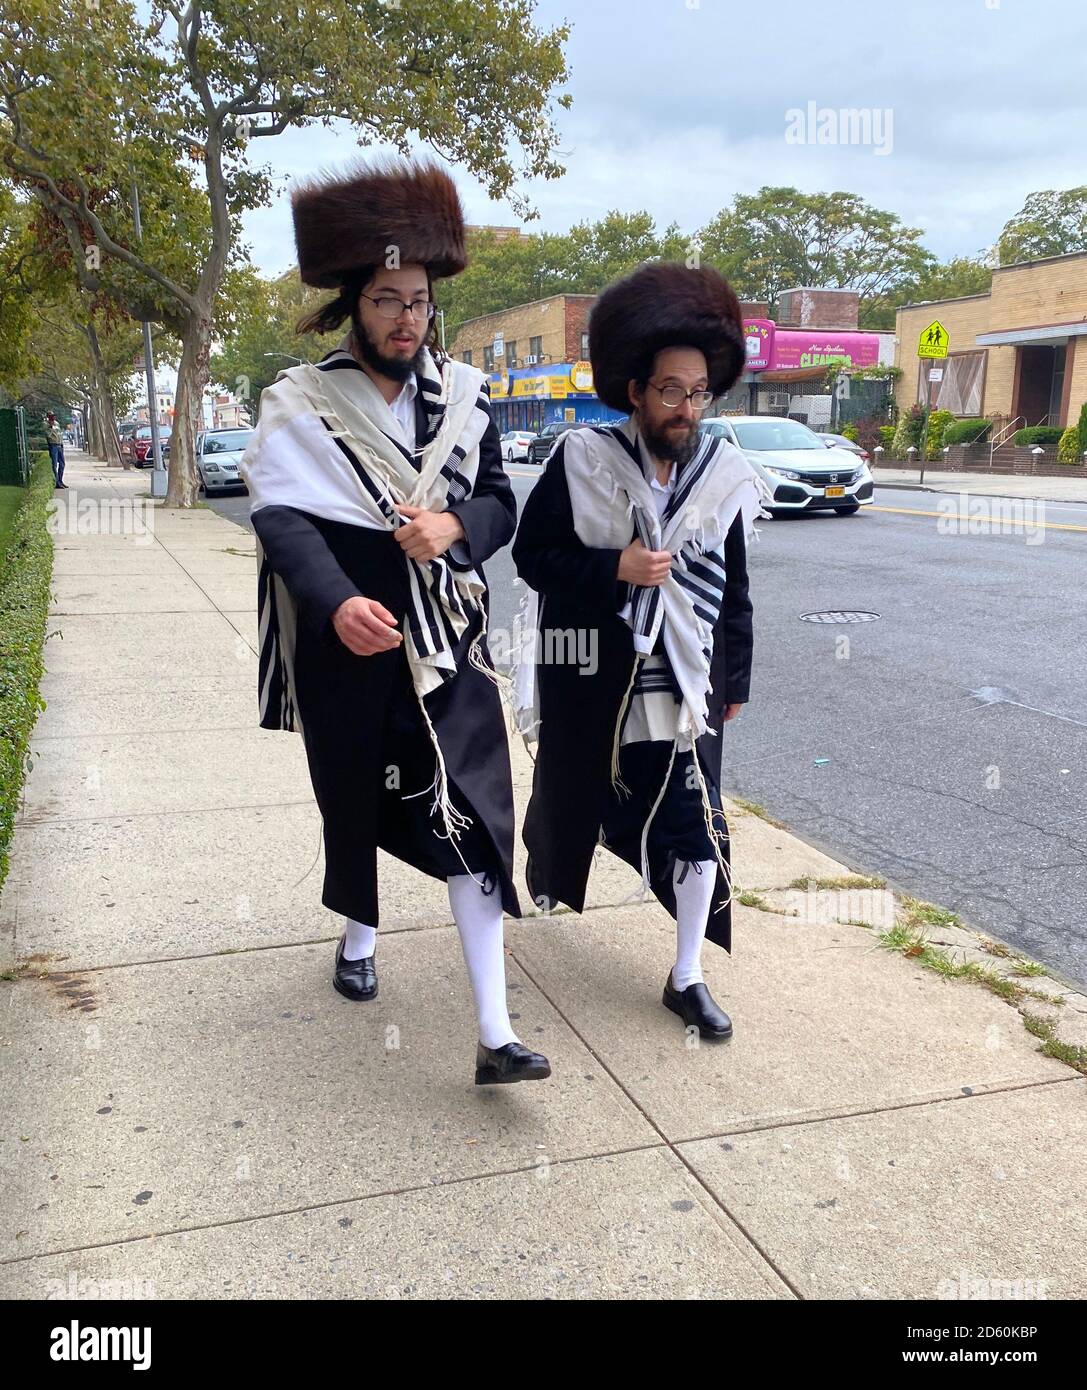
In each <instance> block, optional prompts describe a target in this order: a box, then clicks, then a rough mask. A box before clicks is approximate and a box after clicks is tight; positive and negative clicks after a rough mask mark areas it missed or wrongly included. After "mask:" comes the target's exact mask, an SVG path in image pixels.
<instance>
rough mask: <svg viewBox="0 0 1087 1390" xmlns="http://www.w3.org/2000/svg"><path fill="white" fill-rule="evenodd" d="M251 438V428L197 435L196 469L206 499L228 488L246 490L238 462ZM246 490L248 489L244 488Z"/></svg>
mask: <svg viewBox="0 0 1087 1390" xmlns="http://www.w3.org/2000/svg"><path fill="white" fill-rule="evenodd" d="M252 438H253V431H252V430H251V429H243V428H240V427H239V428H236V429H226V430H202V431H201V432H200V433H199V434H198V435H197V436H196V467H197V471H198V472H199V474H200V485H201V487H202V488H203V490H204V493H205V494H206V495H207V496H210V495H211V494H212V493H213V492H225V491H226V490H227V488H232V487H240V488H245V480H244V478H242V476H241V474H240V473H239V472H238V463H239V461H240V459H241V456H242V454H244V453H245V450H246V448H247V446H248V444H249V441H250V440H251V439H252ZM245 490H246V491H248V489H247V488H246V489H245Z"/></svg>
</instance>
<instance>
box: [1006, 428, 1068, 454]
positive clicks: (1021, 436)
mask: <svg viewBox="0 0 1087 1390" xmlns="http://www.w3.org/2000/svg"><path fill="white" fill-rule="evenodd" d="M1063 433H1064V431H1063V430H1062V429H1061V428H1060V426H1059V425H1031V427H1030V429H1027V430H1016V431H1015V433H1014V434H1013V435H1012V443H1013V444H1031V445H1033V444H1040V445H1041V446H1042V448H1043V449H1056V448H1057V446H1058V445H1059V444H1060V442H1061V435H1062V434H1063Z"/></svg>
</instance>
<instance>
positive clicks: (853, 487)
mask: <svg viewBox="0 0 1087 1390" xmlns="http://www.w3.org/2000/svg"><path fill="white" fill-rule="evenodd" d="M702 428H703V430H707V431H708V432H709V433H711V434H720V435H723V436H724V437H725V438H726V439H727V440H729V442H730V443H732V444H735V445H736V447H737V448H738V449H740V450H741V451H742V453H743V456H744V458H746V459H747V461H748V463H750V465H751V467H752V468H754V470H755V472H756V473H758V475H759V476H760V477H761V478H762V480H763V481H764V482H765V483H766V485H767V487H769V489H770V491H771V493H772V494H773V498H774V501H773V505H772V506H770V505H769V504H767V510H768V511H769V512H770V513H771V515H774V516H777V515H780V514H784V513H785V512H811V511H834V512H837V514H838V515H839V516H853V515H854V514H855V513H856V512H858V511H860V509H861V507H867V506H871V505H872V496H873V492H874V486H873V482H872V473H871V470H870V469H869V467H868V465H867V463H865V461H864V460H863V459H860V458H858V457H857V456H856V454H853V453H850V452H847V451H846V450H845V449H839V448H836V447H834V448H830V447H828V446H827V445H826V444H825V443H824V441H823V440H822V439H820V438H819V436H818V435H817V434H816V433H815V431H814V430H810V429H808V427H807V425H802V424H801V423H800V421H799V420H787V419H785V418H784V417H783V416H780V415H721V416H718V417H716V418H715V419H712V420H703V421H702Z"/></svg>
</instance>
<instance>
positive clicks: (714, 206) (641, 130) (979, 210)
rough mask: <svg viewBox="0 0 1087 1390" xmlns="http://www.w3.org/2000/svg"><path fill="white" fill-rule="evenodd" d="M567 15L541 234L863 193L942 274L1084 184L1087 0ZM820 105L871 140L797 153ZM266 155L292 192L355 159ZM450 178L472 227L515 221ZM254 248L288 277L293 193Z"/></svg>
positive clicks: (320, 150)
mask: <svg viewBox="0 0 1087 1390" xmlns="http://www.w3.org/2000/svg"><path fill="white" fill-rule="evenodd" d="M404 3H405V4H407V5H410V0H404ZM564 20H566V21H568V22H569V23H570V24H571V26H572V33H571V36H570V39H569V41H568V43H567V47H566V54H567V62H568V66H569V68H570V79H569V85H568V88H567V90H568V91H569V92H570V94H571V95H572V97H573V106H572V108H571V109H570V110H569V111H561V110H560V111H558V113H557V125H558V129H559V133H560V150H561V161H562V162H563V163H564V165H565V168H566V173H565V175H564V177H562V178H561V179H558V180H553V181H536V182H533V183H528V184H525V185H523V186H524V188H525V191H526V192H527V193H528V194H529V195H530V196H531V199H532V201H533V202H534V204H535V205H536V207H537V208H538V210H539V213H540V218H539V220H538V221H536V222H533V223H531V224H529V229H530V230H546V231H556V232H561V231H565V230H566V229H567V228H569V227H570V226H571V225H572V224H573V223H574V222H577V221H581V220H583V219H587V220H595V219H596V218H597V217H600V216H602V215H603V214H604V213H606V212H607V211H609V210H610V209H612V208H618V209H620V210H622V211H635V210H637V209H639V208H646V209H648V211H649V212H650V213H651V214H652V215H653V217H654V218H655V219H656V221H657V225H658V228H663V227H664V226H665V225H666V224H667V223H669V222H671V221H673V220H674V221H676V222H678V223H679V224H680V226H681V227H682V228H683V229H684V230H685V231H686V230H693V229H695V228H696V227H698V226H699V225H701V224H702V223H704V222H705V221H707V220H708V219H709V218H710V217H711V216H712V215H713V214H714V213H715V212H717V211H718V209H720V208H721V207H723V206H725V205H726V204H727V203H729V202H730V201H731V199H732V197H733V196H734V195H735V194H736V193H751V192H754V191H755V190H757V189H758V188H760V187H761V186H762V185H764V184H787V185H793V186H795V187H797V188H800V189H801V190H803V191H806V192H820V191H824V192H829V191H833V190H836V189H845V190H849V191H852V192H856V193H858V194H860V195H861V196H862V197H863V198H865V199H866V200H867V201H869V202H870V203H873V204H874V205H875V206H877V207H880V208H886V209H889V210H890V211H892V212H894V213H897V214H898V216H899V217H901V218H902V219H903V221H905V222H906V223H907V224H909V225H911V226H919V227H921V228H922V229H923V232H924V237H923V240H924V242H925V244H926V245H927V246H928V247H929V249H930V250H932V251H933V252H934V253H935V254H936V255H938V256H939V257H940V258H941V259H945V258H948V257H950V256H955V255H973V254H976V253H977V252H978V251H979V250H980V249H981V248H983V247H985V246H988V245H990V244H991V243H992V242H993V241H994V240H995V238H996V237H997V235H998V234H999V232H1000V229H1001V227H1002V226H1003V224H1004V222H1005V221H1006V220H1007V219H1008V218H1009V217H1010V216H1011V215H1012V214H1013V213H1015V212H1017V211H1018V209H1019V208H1020V207H1021V206H1022V203H1023V201H1024V199H1025V198H1026V196H1027V195H1028V194H1029V193H1031V192H1033V191H1035V190H1038V189H1044V188H1067V187H1072V186H1074V185H1079V184H1084V183H1087V158H1085V150H1087V80H1085V57H1087V0H897V3H893V2H892V0H822V2H821V3H820V2H819V0H809V3H804V0H774V3H772V4H765V3H764V4H758V3H751V0H748V2H747V3H740V0H580V3H575V2H573V0H539V3H538V5H537V9H536V22H537V24H538V25H539V26H541V27H550V26H551V25H553V24H557V23H560V22H562V21H564ZM809 103H815V106H816V108H817V109H818V111H819V112H820V114H822V113H823V112H825V111H828V110H830V111H835V112H837V111H839V110H841V109H843V108H852V109H857V108H867V109H869V110H870V111H871V112H872V113H873V119H874V122H875V124H874V126H873V129H872V136H871V138H872V141H873V143H872V144H870V145H863V144H856V143H853V144H850V143H838V144H816V143H812V144H807V143H795V140H794V143H790V142H789V141H788V140H787V139H786V132H787V127H788V125H789V122H790V118H789V117H788V115H787V113H788V112H789V111H791V110H792V111H802V112H804V113H805V118H806V116H807V112H808V110H809ZM822 119H823V120H824V123H825V121H826V117H825V116H824V117H822ZM888 120H889V124H888ZM792 124H793V134H794V137H795V136H796V135H798V134H799V135H801V136H803V135H804V134H806V132H805V131H803V130H801V129H800V128H799V127H798V126H797V123H796V120H795V117H794V118H793V119H792ZM812 138H813V139H814V133H813V135H812ZM878 148H884V149H886V150H887V153H883V154H881V153H877V149H878ZM255 152H256V153H257V154H258V155H259V156H260V157H261V158H263V159H266V160H267V161H268V162H270V163H271V164H272V167H273V170H274V173H275V175H276V182H277V186H278V187H279V188H280V189H285V188H286V187H287V186H289V182H290V180H291V179H293V178H297V177H299V176H302V175H305V174H308V173H312V172H313V170H314V169H316V168H318V167H321V168H323V167H326V166H330V167H336V166H339V165H342V164H343V163H345V162H347V161H349V160H350V159H352V158H353V157H356V156H357V154H358V149H357V147H356V145H355V142H354V140H353V138H352V136H351V133H350V131H349V130H347V129H345V130H343V131H342V132H337V131H332V130H325V129H323V128H321V127H314V128H310V129H307V130H305V131H291V132H288V133H287V134H285V135H282V136H279V137H277V138H275V139H271V140H262V141H260V142H259V144H258V145H256V146H255ZM453 172H454V175H455V177H456V179H457V183H458V185H459V187H460V190H461V196H462V200H463V202H464V206H465V211H466V213H467V215H468V219H469V221H471V222H485V223H501V224H503V225H506V224H513V223H516V222H517V218H516V217H515V216H514V215H513V213H512V211H511V209H510V207H509V205H508V204H507V203H504V202H502V203H492V202H490V200H489V199H488V198H487V196H486V194H485V192H484V191H483V189H482V188H481V187H480V186H479V184H478V183H477V182H476V181H475V180H474V179H473V178H471V176H469V175H468V174H467V173H465V172H464V171H463V170H462V169H456V168H455V169H454V170H453ZM245 234H246V237H247V239H248V241H249V243H250V245H251V247H252V254H253V259H254V261H255V263H256V264H257V266H258V267H259V268H260V269H261V270H262V271H263V272H264V273H267V274H275V273H278V272H280V271H282V270H284V269H286V268H287V266H289V265H291V264H292V263H293V261H294V247H293V240H292V234H291V221H290V209H289V202H288V199H287V198H286V197H285V196H283V195H282V193H281V194H280V196H279V197H277V199H276V201H275V202H274V204H273V206H272V207H270V208H267V209H261V210H258V211H256V212H253V213H250V214H248V215H247V216H246V219H245Z"/></svg>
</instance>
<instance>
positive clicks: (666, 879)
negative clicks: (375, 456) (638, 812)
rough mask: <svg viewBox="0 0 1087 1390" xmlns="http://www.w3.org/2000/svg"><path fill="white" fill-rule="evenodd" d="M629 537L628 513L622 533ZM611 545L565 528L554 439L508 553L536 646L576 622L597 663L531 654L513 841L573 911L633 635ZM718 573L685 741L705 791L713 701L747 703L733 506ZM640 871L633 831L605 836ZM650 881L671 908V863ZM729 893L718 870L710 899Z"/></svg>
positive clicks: (716, 773)
mask: <svg viewBox="0 0 1087 1390" xmlns="http://www.w3.org/2000/svg"><path fill="white" fill-rule="evenodd" d="M633 538H634V524H633V521H632V522H631V530H630V539H631V540H633ZM620 554H621V551H620V550H619V549H615V550H611V549H605V548H598V547H590V546H586V545H585V544H583V542H582V541H581V540H580V538H579V537H578V535H577V532H576V531H575V530H574V521H573V513H572V511H571V506H570V492H569V488H568V486H567V482H566V466H565V461H564V445H563V442H562V441H560V442H559V444H558V445H557V447H556V449H555V451H554V453H553V454H552V455H551V457H550V459H549V460H548V463H547V467H546V469H545V471H544V474H543V476H542V477H541V478H540V480H539V482H538V483H537V484H536V486H535V488H534V489H533V491H532V493H531V495H530V497H529V499H528V501H527V502H526V503H525V506H524V509H523V512H522V516H521V522H520V526H519V528H518V531H517V537H516V540H515V541H514V544H513V559H514V563H515V565H516V566H517V572H518V574H519V575H520V576H521V578H522V579H523V580H524V581H525V582H526V583H527V584H528V585H529V586H530V587H531V588H533V589H535V590H536V591H537V593H538V594H539V595H540V614H539V623H538V627H539V632H540V643H541V649H542V651H543V652H545V653H546V652H547V651H548V650H549V649H550V650H559V651H562V650H563V646H562V643H561V642H560V641H558V640H555V641H554V645H553V647H551V648H549V647H548V641H549V638H548V633H549V632H551V631H555V630H563V629H565V630H567V631H569V630H571V629H572V630H573V631H574V632H581V631H584V632H585V633H586V637H585V639H584V641H585V644H586V645H585V646H584V647H582V648H580V650H583V651H589V652H591V651H593V650H594V648H593V646H592V645H591V644H592V643H594V642H595V644H596V646H595V651H596V653H597V663H596V671H595V673H593V674H587V673H586V670H587V668H586V667H585V666H578V665H577V664H575V663H574V662H553V663H548V662H546V661H543V662H540V663H539V664H538V665H537V668H536V670H537V683H538V691H539V703H540V728H539V745H538V749H537V754H536V766H535V771H534V774H533V781H532V797H531V800H530V801H529V805H528V812H527V814H526V816H525V826H524V841H525V845H526V846H527V848H528V852H529V854H530V856H531V858H532V864H533V885H532V886H533V888H534V889H535V891H536V892H537V893H539V894H546V895H547V896H549V897H553V898H557V899H558V900H559V901H560V902H564V903H566V904H567V905H568V906H569V907H572V908H573V909H574V910H575V911H577V912H580V911H581V910H582V909H583V907H584V905H585V886H586V883H587V881H588V877H589V869H590V867H591V864H592V857H593V851H594V849H595V847H596V845H597V842H598V839H599V833H600V826H601V823H602V820H603V817H604V814H605V810H606V808H607V805H608V801H609V798H610V797H611V795H612V788H611V752H612V739H613V734H614V730H615V721H616V718H617V717H618V713H619V706H620V704H621V702H622V699H623V694H624V691H625V690H626V687H627V682H628V681H629V679H630V672H631V669H632V666H633V662H634V640H633V635H632V633H631V630H630V628H629V626H628V625H627V624H626V623H625V622H624V621H623V620H622V619H621V618H620V617H619V611H620V609H622V608H623V607H624V606H625V605H626V603H627V600H628V599H629V597H630V586H629V585H627V584H625V583H622V582H621V581H619V580H618V579H617V578H616V573H617V570H618V567H619V556H620ZM724 555H725V569H726V584H725V593H724V598H723V601H722V604H721V611H720V615H719V617H718V621H717V624H716V626H715V628H714V635H713V656H712V660H711V666H710V678H711V693H710V697H709V701H708V707H709V723H710V725H711V727H712V728H714V729H716V730H717V737H713V736H711V735H709V734H706V735H703V737H702V738H700V739H698V740H696V744H695V747H696V750H697V755H698V759H699V762H700V763H701V765H702V769H703V772H704V774H705V777H706V782H707V785H708V787H709V788H710V791H711V795H712V797H713V798H714V799H716V798H717V797H718V796H719V794H720V793H719V787H718V783H719V780H720V764H721V737H720V731H721V727H722V719H723V715H724V708H725V706H726V705H728V704H733V703H736V704H743V703H746V702H747V699H748V695H749V690H750V679H751V653H752V623H751V612H752V609H751V600H750V597H749V595H748V579H747V553H746V546H745V543H744V535H743V521H742V518H741V517H740V516H737V518H736V520H735V521H734V522H733V524H732V526H731V527H730V529H729V531H728V534H727V536H726V539H725V550H724ZM651 747H652V748H653V750H654V753H655V754H659V758H658V761H659V764H660V766H659V770H658V769H656V768H654V772H655V773H656V772H657V771H659V777H658V782H660V781H663V778H664V774H665V770H666V767H667V759H668V745H667V744H661V745H660V747H659V749H658V747H657V745H655V744H654V745H651ZM609 847H610V848H614V850H615V851H616V853H618V854H619V855H620V857H621V858H623V859H625V860H626V861H627V862H628V863H630V864H631V865H632V866H633V867H635V868H637V869H638V870H639V872H640V869H641V863H640V847H639V845H638V844H637V843H636V842H633V841H632V842H630V843H625V844H615V845H612V844H611V841H610V839H609ZM651 877H652V886H653V891H654V893H655V894H656V896H657V897H658V899H659V900H660V902H661V903H662V904H663V906H664V907H665V908H666V909H667V910H668V912H670V913H671V915H672V916H673V917H674V916H675V913H676V906H675V891H674V888H673V885H672V880H671V875H670V873H659V874H652V875H651ZM727 896H728V887H727V884H726V882H725V878H724V875H723V874H722V873H721V871H720V869H718V874H717V885H716V888H715V891H714V896H713V903H714V906H715V907H716V906H717V905H718V904H719V903H720V902H721V901H722V900H723V899H724V898H725V897H727ZM731 931H732V924H731V907H727V908H725V909H724V910H722V911H718V912H712V911H711V913H710V919H709V925H708V928H707V933H706V935H707V938H708V939H709V940H711V941H714V942H716V943H717V944H718V945H720V946H723V947H724V948H725V949H726V950H730V949H731V940H732V936H731Z"/></svg>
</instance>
